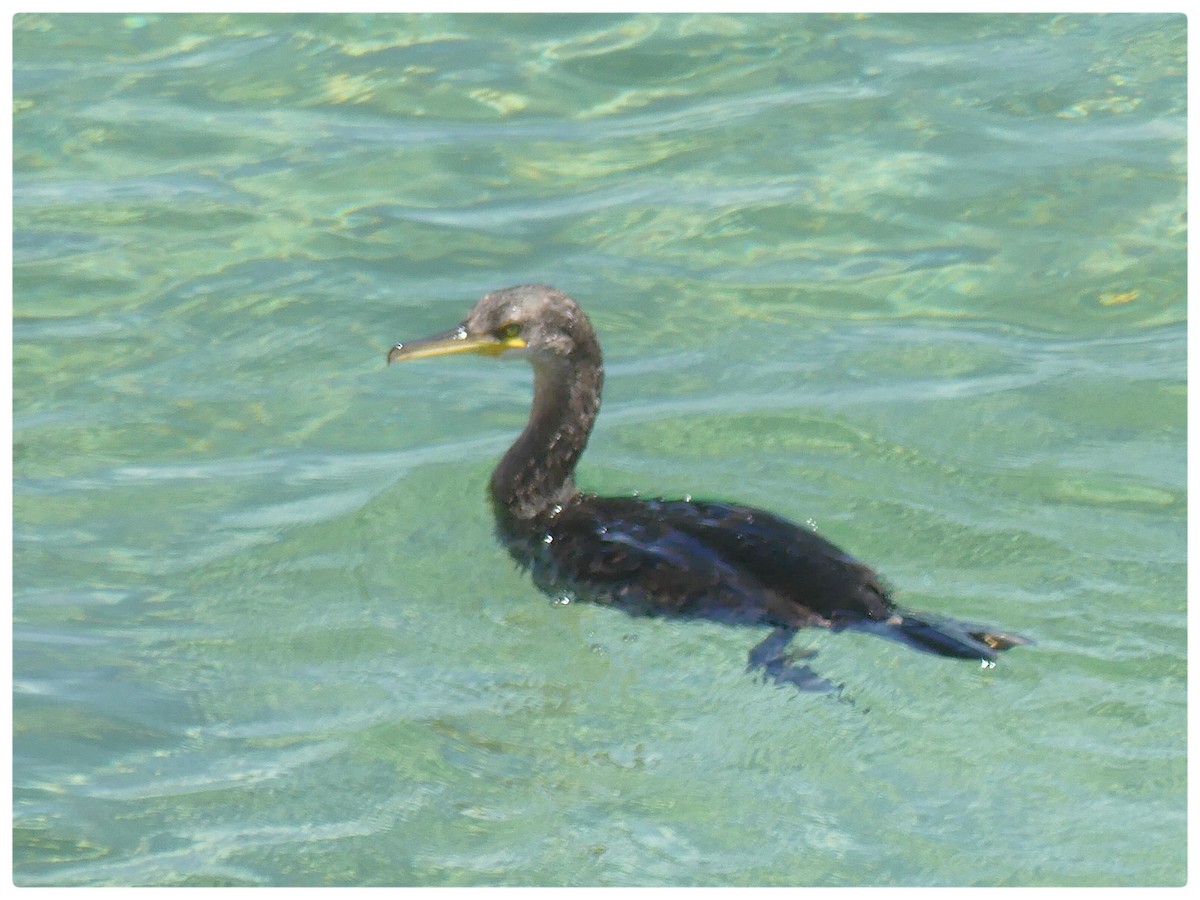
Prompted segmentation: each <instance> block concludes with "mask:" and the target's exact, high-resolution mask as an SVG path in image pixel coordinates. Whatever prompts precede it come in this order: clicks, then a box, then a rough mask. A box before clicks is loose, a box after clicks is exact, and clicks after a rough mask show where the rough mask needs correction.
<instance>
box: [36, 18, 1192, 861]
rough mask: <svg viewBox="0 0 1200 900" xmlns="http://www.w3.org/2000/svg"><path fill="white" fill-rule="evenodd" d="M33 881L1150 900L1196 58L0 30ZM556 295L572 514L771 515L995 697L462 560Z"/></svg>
mask: <svg viewBox="0 0 1200 900" xmlns="http://www.w3.org/2000/svg"><path fill="white" fill-rule="evenodd" d="M13 27H14V147H13V153H14V170H13V171H14V176H13V189H14V197H13V202H14V246H13V255H14V301H13V307H14V310H13V312H14V318H13V331H14V336H13V353H14V370H13V376H14V385H13V389H14V400H13V441H14V443H13V465H14V481H13V491H14V519H13V532H14V594H15V598H14V612H13V629H14V647H13V654H14V707H13V724H14V773H13V774H14V781H15V788H14V844H13V861H14V869H15V879H16V881H17V883H18V884H23V885H24V884H66V885H96V884H154V885H163V884H167V885H177V884H199V885H212V884H236V885H308V884H401V885H486V884H523V885H594V884H600V885H627V884H640V885H680V884H683V885H720V884H726V885H729V884H732V885H842V884H861V885H891V884H907V885H912V884H917V885H957V884H972V885H1000V884H1005V885H1058V884H1068V885H1097V884H1119V885H1140V884H1181V883H1183V882H1184V880H1185V879H1186V868H1185V836H1186V806H1185V784H1186V744H1185V713H1186V692H1185V678H1186V609H1185V605H1186V601H1185V571H1186V556H1185V510H1186V501H1187V491H1186V472H1185V468H1186V465H1185V431H1184V421H1185V412H1184V410H1185V403H1186V382H1185V375H1186V369H1185V349H1186V345H1185V330H1186V301H1185V289H1184V273H1185V253H1186V220H1185V214H1186V205H1185V190H1184V185H1185V121H1186V119H1185V117H1186V106H1185V28H1186V25H1185V20H1184V18H1183V17H1182V16H1106V17H1096V16H998V17H988V16H921V17H906V16H878V17H862V16H844V17H843V16H829V17H827V16H726V15H699V16H649V15H647V16H599V17H596V16H569V17H567V16H563V17H547V16H494V17H483V16H296V17H292V16H42V15H19V16H17V17H16V18H15V20H14V26H13ZM535 280H537V281H546V282H550V283H553V284H555V285H557V286H559V287H561V288H563V289H564V290H567V291H568V292H569V293H571V294H572V295H574V296H575V297H576V298H577V299H579V300H580V302H581V303H582V304H583V305H584V306H585V308H586V309H587V310H588V312H589V314H590V316H591V318H592V320H593V322H594V323H595V325H596V327H597V329H598V330H599V332H600V336H601V339H602V341H603V343H604V346H605V349H606V358H607V363H608V380H607V392H606V398H605V405H604V409H603V411H602V414H601V418H600V424H599V427H598V430H597V433H596V434H595V436H594V438H593V440H592V442H591V445H590V449H589V452H588V455H587V456H586V457H585V459H584V462H583V465H582V467H581V471H580V481H581V483H583V484H584V486H585V487H587V488H590V489H593V490H598V491H602V492H610V493H622V492H631V491H635V490H637V491H641V492H643V493H646V494H652V495H667V496H678V495H683V494H695V495H697V496H707V497H712V498H724V499H732V500H739V501H742V502H746V503H751V504H757V505H762V506H768V507H770V508H771V509H772V510H774V511H776V512H778V513H780V514H783V515H786V516H789V517H791V518H793V519H796V520H798V521H809V522H811V523H812V524H814V525H815V526H816V527H817V528H818V529H819V530H820V531H821V533H822V534H825V535H827V536H828V537H830V538H831V539H833V540H835V541H836V542H838V543H839V544H841V545H843V546H845V547H846V548H847V549H849V550H850V551H852V552H854V553H856V554H857V555H859V556H861V557H863V558H864V559H866V560H868V561H870V562H871V563H872V564H874V565H875V566H877V567H878V568H879V569H880V570H881V571H882V572H883V573H884V574H885V575H886V577H887V578H888V579H889V581H890V582H891V583H892V584H893V585H894V587H895V588H896V591H897V594H898V597H899V598H900V599H901V600H902V602H904V603H905V604H907V605H910V606H913V607H917V608H922V609H928V610H932V611H937V612H942V613H947V614H954V615H957V616H960V617H963V618H968V619H976V620H980V621H984V622H987V623H989V624H993V625H997V626H1000V627H1004V628H1007V629H1011V630H1014V631H1018V632H1020V633H1023V634H1027V635H1029V636H1030V637H1032V638H1033V639H1034V640H1036V642H1037V643H1036V646H1035V647H1033V648H1028V649H1025V648H1022V649H1019V650H1016V651H1014V652H1012V653H1011V654H1008V655H1007V656H1006V657H1005V658H1004V660H1003V661H1002V662H1001V664H1000V665H999V666H998V667H997V668H995V669H992V670H981V669H980V668H979V667H978V666H976V665H974V664H971V663H969V662H962V661H951V660H942V659H937V658H934V657H930V656H926V655H922V654H917V653H914V652H912V651H910V650H908V649H907V648H905V647H903V646H900V645H898V644H892V643H890V642H886V641H880V640H878V639H875V638H872V637H870V636H867V635H852V634H841V635H832V634H828V633H814V634H811V635H808V634H806V635H804V636H803V637H802V638H801V639H800V640H799V641H798V642H797V644H798V645H799V646H801V647H805V648H808V649H812V650H815V651H816V652H817V656H816V657H815V658H814V660H813V666H814V668H817V669H819V671H820V672H821V674H823V675H824V676H825V677H828V678H830V679H832V680H834V681H837V682H838V683H840V684H843V685H844V686H845V687H844V693H843V696H844V697H845V698H848V699H849V700H851V701H852V702H838V700H837V699H836V698H833V697H828V696H805V695H800V694H797V693H795V692H789V691H787V690H783V689H779V688H776V687H773V686H769V685H766V684H763V683H761V682H759V681H757V680H755V679H754V678H753V677H752V676H749V675H747V674H746V673H745V671H744V665H745V660H746V653H747V651H748V650H749V648H750V647H751V646H752V645H753V644H754V643H755V642H756V641H757V640H758V639H759V638H760V636H761V635H760V634H759V633H758V632H755V631H751V630H738V629H728V628H722V627H720V626H718V625H715V624H710V623H679V622H666V621H642V620H633V619H628V618H625V617H624V616H622V615H620V614H619V613H616V612H614V611H611V610H606V609H602V608H597V607H592V606H587V605H578V604H571V605H568V606H556V605H554V604H553V603H552V602H551V601H550V600H549V599H547V598H545V597H542V596H541V595H539V594H537V593H536V592H535V591H534V590H533V588H532V587H531V585H530V584H529V582H528V581H527V579H526V578H525V577H524V576H522V575H521V574H520V573H518V572H516V571H514V570H513V569H512V567H511V566H510V564H509V563H508V561H507V559H506V557H505V556H504V554H503V552H502V551H501V550H500V549H499V547H498V546H497V545H496V544H495V543H494V541H493V539H492V535H491V523H490V521H489V512H488V509H487V505H486V503H485V499H484V487H485V484H486V480H487V476H488V472H489V471H490V467H491V465H492V464H493V463H494V460H495V459H496V457H497V456H498V454H499V453H500V452H502V450H503V449H504V447H505V446H506V445H507V443H508V441H509V440H511V438H512V437H513V436H514V435H515V433H516V432H517V431H518V430H519V429H520V427H521V424H522V423H523V420H524V416H525V414H526V410H527V403H528V397H529V385H530V378H529V375H528V373H527V371H525V369H524V367H522V366H521V365H508V364H500V363H496V362H495V361H491V360H485V359H478V360H467V359H462V358H460V359H456V360H434V361H428V362H424V363H420V364H417V363H413V364H411V365H409V366H405V367H396V368H394V369H391V370H386V369H385V368H384V365H383V358H384V353H385V351H386V349H387V347H388V346H389V344H390V343H392V342H394V341H396V340H398V339H408V338H412V337H418V336H422V335H425V334H428V333H430V332H433V331H438V330H442V329H444V328H446V327H449V326H450V325H452V324H454V323H455V322H457V321H458V320H459V318H460V317H461V316H462V314H463V312H464V311H465V310H466V309H467V308H468V307H469V306H470V304H471V303H472V302H473V301H474V300H475V298H476V297H478V296H479V295H480V294H482V293H483V292H485V291H486V290H489V289H492V288H496V287H502V286H506V285H509V284H513V283H520V282H527V281H535Z"/></svg>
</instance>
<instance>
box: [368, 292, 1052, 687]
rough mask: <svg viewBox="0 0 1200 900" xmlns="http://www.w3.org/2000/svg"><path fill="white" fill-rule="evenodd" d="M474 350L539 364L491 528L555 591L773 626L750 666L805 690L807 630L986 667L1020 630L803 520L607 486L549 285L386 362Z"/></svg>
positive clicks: (567, 331)
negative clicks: (934, 591)
mask: <svg viewBox="0 0 1200 900" xmlns="http://www.w3.org/2000/svg"><path fill="white" fill-rule="evenodd" d="M460 353H474V354H482V355H484V356H494V357H501V356H505V357H520V358H524V359H526V360H528V361H529V362H530V363H531V364H532V366H533V372H534V381H533V408H532V411H531V413H530V416H529V421H528V424H526V426H525V430H524V431H522V432H521V435H520V437H518V438H517V439H516V441H515V442H514V443H513V445H512V446H511V447H510V448H509V449H508V452H507V453H505V454H504V456H503V458H502V459H501V460H500V463H499V464H498V465H497V466H496V469H495V471H494V472H493V473H492V477H491V485H490V494H491V502H492V510H493V513H494V515H495V521H496V533H497V536H498V537H499V539H500V541H501V543H502V544H503V545H504V547H505V548H506V549H507V551H508V553H509V555H510V556H512V558H513V559H514V560H515V561H516V562H517V564H518V565H519V566H521V567H522V568H525V569H528V570H529V571H530V573H531V574H532V577H533V580H534V582H535V583H536V584H537V586H538V587H539V588H540V589H541V590H543V591H544V592H546V593H547V594H549V595H551V596H553V597H555V598H556V599H578V600H588V601H593V602H597V603H603V604H608V605H610V606H613V607H617V608H619V609H621V610H623V611H624V612H627V613H629V614H631V615H638V616H675V617H681V618H704V619H710V620H717V621H720V622H727V623H731V624H737V625H751V626H764V627H770V628H771V629H772V630H771V632H770V633H769V634H768V635H767V636H766V638H765V639H763V640H762V641H761V642H760V643H759V644H757V645H756V646H755V647H754V648H753V649H752V650H751V651H750V655H749V666H748V667H749V668H750V669H752V670H757V671H759V672H761V673H762V674H763V675H764V676H765V677H767V678H769V679H771V680H773V681H775V682H778V683H781V684H782V683H786V684H791V685H794V686H796V687H798V688H801V689H804V690H829V689H832V688H833V685H831V684H830V683H829V682H828V681H826V680H825V679H822V678H821V677H820V676H818V675H817V674H816V673H815V672H813V671H812V669H810V668H809V667H808V666H807V665H801V664H798V662H797V660H796V658H795V657H794V656H789V655H788V653H787V645H788V642H789V641H790V640H791V639H792V637H793V636H794V635H795V633H796V632H797V631H798V630H799V629H801V628H805V627H810V626H817V627H823V628H829V629H833V630H835V631H837V630H841V629H846V628H855V629H860V630H866V631H871V632H874V633H877V634H880V635H882V636H884V637H889V638H892V639H894V640H899V641H902V642H905V643H907V644H909V645H911V646H913V647H916V648H917V649H920V650H924V651H927V652H930V653H936V654H940V655H942V656H951V657H960V658H965V659H976V660H980V661H982V662H983V663H984V665H990V664H992V662H993V661H994V660H995V659H996V655H997V653H998V652H999V651H1002V650H1007V649H1009V648H1010V647H1014V646H1017V645H1019V644H1024V643H1028V641H1027V640H1026V639H1024V638H1021V637H1018V636H1016V635H1012V634H1006V633H1004V632H1000V631H995V630H992V629H987V628H981V627H978V626H973V625H967V624H964V623H960V622H956V621H954V620H952V619H946V618H935V617H934V616H931V615H927V614H922V613H915V612H911V611H908V610H904V609H901V608H900V607H897V606H896V605H895V604H894V603H893V601H892V599H891V597H890V595H889V592H888V590H887V588H886V587H885V586H884V584H883V582H882V580H881V579H880V577H879V576H878V575H876V573H875V572H874V571H873V570H872V569H871V568H869V567H868V566H866V565H864V564H863V563H861V562H859V561H858V560H857V559H855V558H853V557H852V556H850V555H849V554H847V553H845V552H844V551H842V550H841V549H840V548H838V547H837V546H835V545H834V544H832V543H830V542H829V541H828V540H826V539H825V538H824V537H822V536H820V535H818V534H816V533H815V532H814V531H812V530H811V529H809V528H806V527H804V526H801V525H799V524H796V523H794V522H791V521H788V520H787V519H784V518H781V517H780V516H776V515H774V514H772V513H769V512H765V511H763V510H760V509H754V508H751V507H746V506H737V505H734V504H731V503H721V502H708V501H695V500H691V499H690V498H689V499H684V500H655V499H644V498H641V497H600V496H597V495H595V494H591V493H587V492H584V491H581V490H579V488H578V487H576V485H575V467H576V464H577V463H578V462H579V458H580V456H581V455H582V453H583V450H584V447H585V446H586V445H587V441H588V437H589V436H590V434H591V432H592V426H593V425H594V423H595V421H596V416H597V414H598V412H599V410H600V392H601V387H602V385H603V382H604V364H603V359H602V356H601V352H600V342H599V340H598V339H597V337H596V332H595V330H594V329H593V328H592V325H591V323H590V322H589V321H588V318H587V316H586V315H584V312H583V310H582V309H581V308H580V306H579V304H578V303H576V302H575V301H574V300H572V299H571V298H570V297H569V296H567V295H566V294H564V293H563V292H562V291H559V290H556V289H555V288H552V287H549V286H548V285H542V284H528V285H519V286H517V287H510V288H505V289H503V290H498V291H493V292H492V293H489V294H487V295H485V296H484V297H483V298H482V299H480V300H479V302H478V303H476V304H475V306H474V308H472V309H471V310H470V312H468V313H467V315H466V318H464V319H463V320H462V322H460V323H459V324H458V325H456V326H454V327H453V328H451V329H450V330H449V331H446V332H444V333H442V334H436V335H433V336H432V337H427V338H424V339H422V340H416V341H411V342H407V343H398V344H396V345H395V346H394V347H392V349H391V351H390V352H389V353H388V356H387V359H388V362H389V363H393V362H398V361H401V360H415V359H422V358H425V357H431V356H445V355H449V354H460Z"/></svg>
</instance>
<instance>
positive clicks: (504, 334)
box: [496, 322, 521, 341]
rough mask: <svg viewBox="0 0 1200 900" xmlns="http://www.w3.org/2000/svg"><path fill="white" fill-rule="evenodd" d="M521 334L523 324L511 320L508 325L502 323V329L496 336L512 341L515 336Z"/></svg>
mask: <svg viewBox="0 0 1200 900" xmlns="http://www.w3.org/2000/svg"><path fill="white" fill-rule="evenodd" d="M520 336H521V324H520V323H519V322H509V323H508V324H507V325H502V326H501V327H500V330H499V331H497V332H496V337H498V338H500V340H502V341H511V340H512V339H513V338H518V337H520Z"/></svg>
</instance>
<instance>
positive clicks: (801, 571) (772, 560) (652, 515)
mask: <svg viewBox="0 0 1200 900" xmlns="http://www.w3.org/2000/svg"><path fill="white" fill-rule="evenodd" d="M626 502H628V501H626ZM633 502H634V503H635V504H638V505H639V506H641V507H643V509H644V511H643V512H642V513H641V515H642V516H643V517H645V518H648V519H652V520H653V521H656V522H660V523H662V526H663V527H664V528H668V529H669V530H670V531H671V532H672V533H677V534H682V535H686V536H688V537H690V538H692V539H693V540H695V541H698V542H700V544H701V545H703V547H704V548H705V551H706V553H707V554H709V555H711V556H713V557H714V558H716V559H719V560H721V562H722V563H723V564H724V565H726V566H729V567H730V568H732V569H734V570H735V571H737V572H738V573H740V574H741V575H742V577H750V578H752V579H753V580H754V581H755V582H756V583H757V584H759V585H761V586H762V588H763V589H764V590H765V591H767V592H769V593H770V594H771V595H772V596H773V597H774V598H776V603H777V604H781V605H782V608H783V610H784V612H783V618H785V619H787V620H788V621H789V622H790V623H792V624H796V625H803V624H807V623H810V622H811V623H814V624H817V623H819V624H825V625H827V624H830V623H835V624H836V623H839V622H846V621H854V620H858V619H862V618H867V619H874V620H882V619H886V618H887V617H888V616H889V615H890V614H891V611H892V604H891V601H890V599H889V598H888V594H887V589H886V588H885V587H884V585H883V584H882V582H881V580H880V578H879V576H878V575H876V574H875V572H874V571H872V570H871V569H870V568H869V567H868V566H866V565H863V564H862V563H861V562H859V561H858V560H856V559H854V558H853V557H852V556H850V555H849V554H847V553H845V552H844V551H842V550H841V549H840V548H838V547H837V546H836V545H834V544H832V543H830V542H829V541H828V540H826V539H825V538H823V537H822V536H820V535H819V534H816V533H815V532H814V531H812V530H811V529H808V528H805V527H804V526H801V525H798V524H796V523H795V522H791V521H788V520H787V519H784V518H781V517H779V516H776V515H774V514H772V513H768V512H765V511H764V510H760V509H753V508H751V507H745V506H736V505H733V504H728V503H712V502H698V501H690V500H635V501H633Z"/></svg>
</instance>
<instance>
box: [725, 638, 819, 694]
mask: <svg viewBox="0 0 1200 900" xmlns="http://www.w3.org/2000/svg"><path fill="white" fill-rule="evenodd" d="M795 633H796V632H795V631H793V630H792V629H790V628H776V629H775V630H774V631H772V632H771V633H770V634H769V635H767V636H766V638H764V639H763V640H762V641H761V642H759V643H758V644H757V645H755V647H754V649H753V650H751V651H750V658H749V661H748V663H747V665H746V669H747V671H756V670H758V671H761V672H762V673H763V677H765V678H767V679H769V680H770V681H774V682H775V683H776V684H790V685H792V686H793V687H795V688H796V689H798V690H801V691H812V692H827V691H838V690H840V687H839V686H838V685H835V684H834V683H833V682H832V681H829V680H828V679H826V678H822V677H821V676H820V675H818V674H817V673H816V672H814V671H813V670H812V669H811V668H809V667H808V666H804V665H797V664H796V662H795V660H796V659H797V658H798V657H801V658H802V657H811V656H816V651H815V650H805V651H801V652H798V653H786V652H785V650H786V649H787V645H788V642H789V641H791V639H792V637H793V636H794V635H795Z"/></svg>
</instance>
